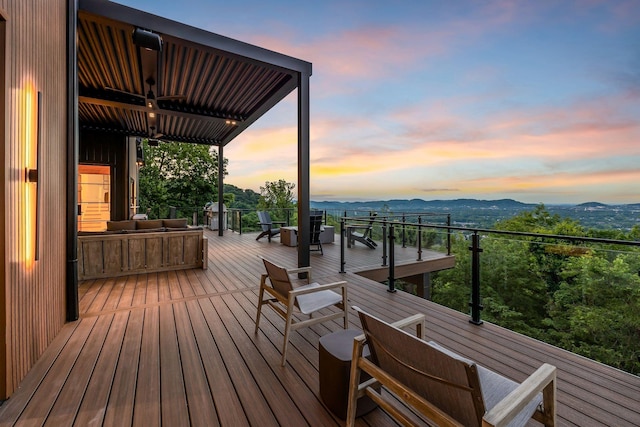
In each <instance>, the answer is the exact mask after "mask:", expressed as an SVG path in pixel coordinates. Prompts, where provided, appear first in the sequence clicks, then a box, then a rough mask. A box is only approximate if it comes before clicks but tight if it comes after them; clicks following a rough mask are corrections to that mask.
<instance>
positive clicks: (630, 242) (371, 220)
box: [341, 216, 640, 246]
mask: <svg viewBox="0 0 640 427" xmlns="http://www.w3.org/2000/svg"><path fill="white" fill-rule="evenodd" d="M341 219H342V220H344V221H346V222H357V223H363V222H367V223H372V224H379V225H389V224H393V226H394V227H395V226H410V227H420V228H437V229H444V230H447V231H462V232H468V233H472V234H498V235H508V236H520V237H537V238H545V239H560V240H567V241H570V242H580V243H586V242H591V243H601V244H611V245H624V246H640V241H637V240H617V239H603V238H598V237H587V236H568V235H562V234H544V233H533V232H525V231H507V230H494V229H488V228H470V227H461V226H453V225H443V224H432V223H424V222H423V223H420V224H416V223H415V222H406V221H398V220H388V219H385V218H379V217H375V218H371V217H359V216H358V217H342V218H341Z"/></svg>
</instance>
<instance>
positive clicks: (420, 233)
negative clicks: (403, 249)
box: [416, 215, 422, 261]
mask: <svg viewBox="0 0 640 427" xmlns="http://www.w3.org/2000/svg"><path fill="white" fill-rule="evenodd" d="M416 237H417V239H418V241H417V245H418V259H417V260H416V261H422V217H421V216H420V215H418V235H417V236H416Z"/></svg>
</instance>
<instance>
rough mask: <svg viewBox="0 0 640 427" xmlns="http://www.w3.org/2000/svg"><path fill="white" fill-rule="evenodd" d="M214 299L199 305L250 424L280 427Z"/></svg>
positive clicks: (202, 301) (200, 301)
mask: <svg viewBox="0 0 640 427" xmlns="http://www.w3.org/2000/svg"><path fill="white" fill-rule="evenodd" d="M212 300H213V298H210V299H201V300H199V303H200V306H201V308H202V312H203V314H204V316H205V319H206V321H207V324H208V325H209V329H210V330H211V333H212V335H213V337H214V338H215V341H216V345H217V348H218V351H219V352H220V356H221V357H222V361H223V363H224V365H225V367H226V369H227V372H228V374H229V377H230V378H231V381H232V382H233V387H234V390H235V392H236V393H237V394H238V396H239V397H240V401H241V404H242V407H243V408H244V409H245V413H246V416H247V418H248V419H249V423H250V425H261V426H277V425H278V422H277V420H276V418H275V416H274V414H273V412H272V410H271V408H270V406H269V404H268V403H267V401H266V400H265V398H264V397H263V395H262V392H261V391H260V389H259V388H258V386H257V384H256V383H255V381H254V379H253V376H252V375H251V372H250V371H249V369H248V368H247V366H246V364H245V363H244V356H243V355H242V354H241V353H240V352H239V351H238V349H237V348H236V346H235V344H234V342H233V338H232V337H231V336H230V335H229V332H228V331H227V329H226V327H225V325H224V324H223V321H222V319H221V318H220V317H219V315H218V312H217V310H215V307H214V303H213V301H212Z"/></svg>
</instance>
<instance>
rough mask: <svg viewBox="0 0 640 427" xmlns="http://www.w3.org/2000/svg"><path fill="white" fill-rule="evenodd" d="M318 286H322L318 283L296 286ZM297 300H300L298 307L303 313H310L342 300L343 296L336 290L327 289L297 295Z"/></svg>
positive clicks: (304, 287)
mask: <svg viewBox="0 0 640 427" xmlns="http://www.w3.org/2000/svg"><path fill="white" fill-rule="evenodd" d="M318 286H320V285H319V284H318V283H310V284H308V285H304V286H300V287H298V288H296V290H300V289H309V288H317V287H318ZM296 301H297V302H298V308H299V309H300V311H301V312H302V313H303V314H310V313H313V312H314V311H318V310H321V309H323V308H325V307H330V306H332V305H334V304H337V303H339V302H340V301H342V296H341V295H340V294H338V293H336V292H333V291H330V290H325V291H318V292H312V293H309V294H304V295H298V296H297V297H296Z"/></svg>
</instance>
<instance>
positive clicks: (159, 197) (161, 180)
mask: <svg viewBox="0 0 640 427" xmlns="http://www.w3.org/2000/svg"><path fill="white" fill-rule="evenodd" d="M143 150H144V152H145V165H144V166H143V167H142V168H141V169H140V175H139V180H140V195H139V204H140V211H141V212H145V211H146V210H147V209H150V212H151V215H152V216H158V217H161V216H166V215H167V213H166V211H167V209H168V207H169V206H174V207H176V208H177V209H178V211H179V212H180V214H181V215H182V216H190V213H192V212H194V210H201V209H202V208H203V207H204V205H205V204H206V203H207V202H210V201H216V200H217V199H218V165H219V159H218V153H217V152H216V151H215V150H214V149H213V147H210V146H207V145H198V144H187V143H179V142H160V143H159V145H158V146H150V145H149V144H148V142H147V141H146V140H145V141H144V142H143ZM222 163H223V173H224V174H225V175H226V163H227V161H226V160H224V161H223V162H222Z"/></svg>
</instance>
